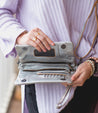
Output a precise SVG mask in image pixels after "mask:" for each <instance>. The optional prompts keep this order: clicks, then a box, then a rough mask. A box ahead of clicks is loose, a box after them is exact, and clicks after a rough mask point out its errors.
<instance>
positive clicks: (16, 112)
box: [7, 99, 21, 113]
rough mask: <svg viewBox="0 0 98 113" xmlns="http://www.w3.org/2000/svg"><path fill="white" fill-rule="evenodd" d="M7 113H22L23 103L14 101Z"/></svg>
mask: <svg viewBox="0 0 98 113" xmlns="http://www.w3.org/2000/svg"><path fill="white" fill-rule="evenodd" d="M7 113H21V101H19V100H16V99H12V101H11V103H10V106H9V109H8V112H7Z"/></svg>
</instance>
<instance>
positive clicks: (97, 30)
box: [74, 0, 98, 60]
mask: <svg viewBox="0 0 98 113" xmlns="http://www.w3.org/2000/svg"><path fill="white" fill-rule="evenodd" d="M97 4H98V0H96V2H95V3H94V5H93V7H92V10H91V12H90V14H89V16H88V18H87V20H86V22H85V24H84V27H83V31H82V33H81V36H80V39H79V41H78V44H77V46H76V48H75V50H74V55H75V57H76V58H77V59H79V60H82V59H83V58H85V57H87V56H88V55H89V53H90V52H91V50H92V48H93V46H94V44H95V41H96V38H97V35H98V16H97ZM94 9H95V16H96V22H97V29H96V34H95V36H94V38H93V42H92V45H91V48H90V49H89V51H88V52H87V54H86V55H84V56H83V57H79V56H78V55H77V49H78V48H79V45H80V42H81V40H82V38H83V33H84V31H85V28H86V25H87V22H88V20H89V18H90V17H91V15H92V13H93V11H94Z"/></svg>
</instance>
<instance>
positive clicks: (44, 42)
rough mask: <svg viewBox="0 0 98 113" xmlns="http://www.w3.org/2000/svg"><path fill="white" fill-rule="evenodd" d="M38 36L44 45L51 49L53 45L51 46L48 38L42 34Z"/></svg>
mask: <svg viewBox="0 0 98 113" xmlns="http://www.w3.org/2000/svg"><path fill="white" fill-rule="evenodd" d="M37 37H38V39H39V40H41V42H42V43H43V45H44V46H45V47H46V48H47V49H48V50H50V49H51V47H50V45H49V43H48V42H47V40H46V38H45V37H43V36H42V35H38V36H37Z"/></svg>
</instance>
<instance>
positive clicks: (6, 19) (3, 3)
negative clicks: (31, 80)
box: [0, 0, 25, 57]
mask: <svg viewBox="0 0 98 113" xmlns="http://www.w3.org/2000/svg"><path fill="white" fill-rule="evenodd" d="M18 2H19V0H0V49H1V50H2V52H3V54H4V56H6V57H8V56H9V55H11V56H16V51H15V48H14V47H15V42H16V38H17V37H18V36H19V35H20V34H21V33H22V32H24V31H25V28H24V27H23V26H22V25H21V24H20V23H19V21H18V20H17V19H16V18H15V17H14V16H13V15H14V14H15V13H16V11H17V6H18Z"/></svg>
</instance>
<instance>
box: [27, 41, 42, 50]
mask: <svg viewBox="0 0 98 113" xmlns="http://www.w3.org/2000/svg"><path fill="white" fill-rule="evenodd" d="M27 44H28V45H31V46H33V47H35V48H36V49H37V50H38V51H39V52H41V48H40V47H39V46H38V44H36V43H35V42H34V41H33V40H31V39H30V40H29V41H28V43H27Z"/></svg>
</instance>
